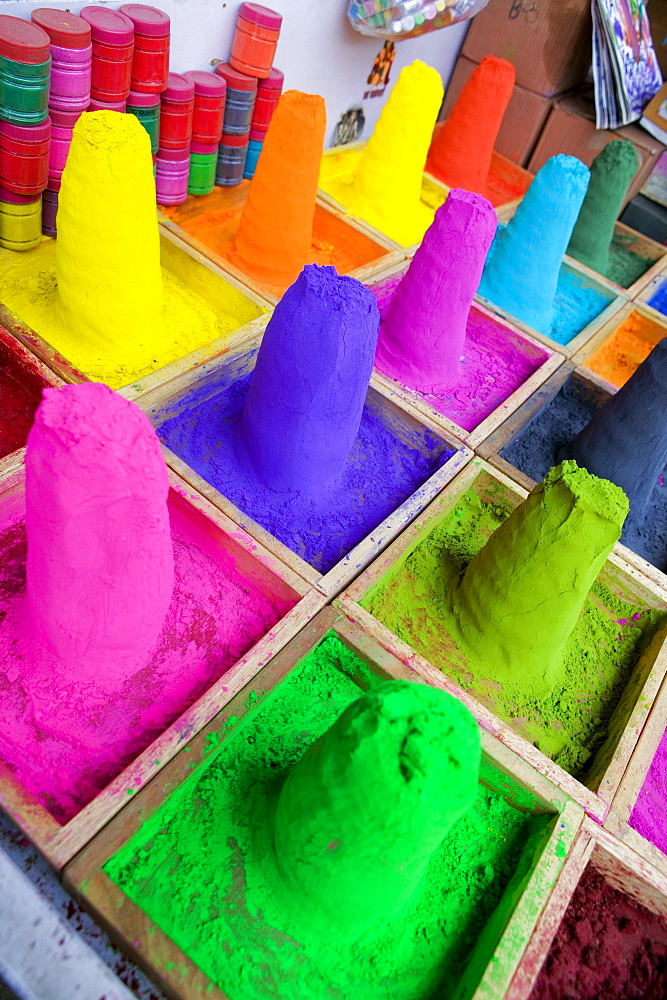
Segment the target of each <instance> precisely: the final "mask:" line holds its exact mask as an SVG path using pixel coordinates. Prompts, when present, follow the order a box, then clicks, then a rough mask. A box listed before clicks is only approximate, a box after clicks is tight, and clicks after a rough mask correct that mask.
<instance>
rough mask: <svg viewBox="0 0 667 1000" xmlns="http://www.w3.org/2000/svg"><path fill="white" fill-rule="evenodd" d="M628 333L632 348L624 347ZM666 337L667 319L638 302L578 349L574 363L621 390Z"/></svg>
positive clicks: (610, 318) (626, 307) (627, 304)
mask: <svg viewBox="0 0 667 1000" xmlns="http://www.w3.org/2000/svg"><path fill="white" fill-rule="evenodd" d="M602 318H603V317H602V316H601V317H600V319H602ZM626 330H628V331H629V332H630V333H631V334H632V337H631V339H630V344H629V346H628V347H623V344H622V340H623V339H625V338H624V337H623V336H622V334H623V332H624V331H626ZM666 335H667V316H662V315H661V313H659V312H657V311H656V310H655V309H651V308H647V307H646V306H644V305H641V304H640V303H638V302H626V303H624V304H623V305H622V307H621V308H620V309H619V310H617V312H616V313H615V315H613V316H611V317H609V318H608V319H607V320H606V322H604V323H602V324H601V325H600V326H599V327H598V329H597V331H596V332H595V333H594V334H593V335H592V336H591V337H590V338H589V339H588V340H587V341H586V343H584V344H581V345H580V346H579V347H578V349H577V350H576V351H575V352H574V354H573V355H572V360H573V361H574V363H575V364H576V365H581V366H584V367H586V368H587V369H592V370H593V372H594V373H595V374H597V375H599V376H601V377H602V378H603V379H606V380H607V381H608V382H610V383H611V384H612V385H613V386H615V387H616V388H620V387H621V385H623V384H624V383H625V382H627V380H628V379H629V378H630V376H631V375H632V374H633V373H634V372H635V370H636V369H637V368H638V367H639V365H640V364H641V362H642V361H644V360H645V358H647V357H648V355H649V354H650V353H651V351H652V350H653V348H654V347H655V345H656V344H657V343H658V341H660V340H662V338H663V337H664V336H666Z"/></svg>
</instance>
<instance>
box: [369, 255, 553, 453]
mask: <svg viewBox="0 0 667 1000" xmlns="http://www.w3.org/2000/svg"><path fill="white" fill-rule="evenodd" d="M407 268H408V263H407V262H406V261H401V262H400V263H398V264H393V265H392V266H391V267H387V268H386V269H385V270H384V271H381V272H379V273H378V274H376V275H375V276H374V277H373V278H372V279H371V280H369V281H366V284H367V285H368V287H369V288H370V289H371V290H372V289H374V288H377V287H378V286H381V285H382V284H383V283H384V282H385V281H389V280H391V279H392V278H394V277H395V276H397V275H403V274H404V273H405V271H407ZM473 309H476V310H477V311H479V312H480V313H482V315H484V316H487V317H488V318H490V319H492V320H493V321H494V322H495V323H496V324H497V325H498V326H500V327H503V328H504V329H505V330H506V333H507V337H508V339H511V340H513V341H514V342H515V343H516V342H519V343H521V345H522V347H523V349H524V352H525V353H526V354H532V356H533V357H534V356H535V354H536V353H538V352H539V353H540V354H541V353H543V352H546V354H547V358H546V360H545V361H544V362H543V363H542V365H541V366H540V367H539V368H538V369H537V370H536V371H534V372H533V374H532V375H530V376H529V378H527V379H526V381H525V382H524V383H523V385H520V386H519V387H518V388H517V389H515V390H514V392H513V393H511V394H510V395H509V396H508V397H507V398H506V399H504V400H503V402H502V403H500V404H499V405H498V406H497V407H496V409H495V410H494V411H493V412H492V413H490V414H489V416H488V417H485V418H484V420H482V421H481V422H480V423H479V424H477V426H476V427H474V428H473V429H472V430H471V431H467V430H465V429H464V428H463V427H460V426H459V425H458V424H456V423H455V422H454V421H453V420H450V419H449V418H448V417H446V416H445V415H444V414H443V413H441V412H440V411H439V410H436V409H435V407H434V406H432V405H431V404H430V403H429V401H428V397H427V396H424V395H423V394H422V393H419V392H416V391H412V390H410V389H407V388H405V387H404V386H401V385H399V383H398V382H394V381H393V380H392V379H390V378H388V377H387V376H385V375H382V374H381V373H380V372H378V371H377V369H376V370H375V373H374V378H375V381H376V382H377V384H378V385H381V386H382V387H383V389H384V390H385V392H386V393H387V394H388V395H389V396H391V398H393V399H396V400H398V401H399V403H400V404H403V405H405V404H407V405H409V406H410V407H412V408H413V409H414V410H415V411H417V412H418V413H421V414H423V416H424V417H425V418H427V419H428V420H429V421H431V423H432V424H435V425H436V426H438V427H441V428H442V429H443V430H445V431H447V432H448V433H449V434H451V435H453V436H454V437H456V438H458V439H459V441H463V442H464V443H465V444H467V445H468V447H469V448H473V449H477V448H478V447H479V445H480V444H481V443H482V441H484V440H485V439H486V438H487V437H488V435H489V434H491V433H492V432H493V431H494V430H495V428H496V427H497V426H498V425H499V424H500V423H501V422H502V421H503V420H505V419H506V418H507V417H508V416H509V414H511V413H513V412H514V411H515V410H516V409H517V408H518V407H520V406H521V404H522V403H523V402H524V401H525V400H527V399H529V398H530V396H532V394H533V393H534V392H535V391H536V390H537V389H538V388H539V387H540V386H541V385H542V384H543V382H544V381H545V380H546V379H547V378H548V377H549V376H550V375H551V374H552V373H553V372H554V371H556V369H557V368H558V367H559V366H560V365H561V364H563V361H564V358H563V355H562V354H561V353H560V352H558V351H555V350H551V349H550V348H548V347H547V346H546V345H544V344H542V343H538V342H537V341H536V340H535V339H534V337H531V336H530V335H529V334H527V333H525V332H524V331H523V330H522V329H519V328H517V327H516V326H515V325H513V323H510V322H508V321H507V320H504V319H501V318H500V317H498V316H496V315H495V314H493V313H491V312H490V311H489V310H488V309H485V308H484V307H483V306H482V305H480V304H478V303H475V304H474V306H473Z"/></svg>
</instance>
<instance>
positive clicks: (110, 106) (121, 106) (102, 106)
mask: <svg viewBox="0 0 667 1000" xmlns="http://www.w3.org/2000/svg"><path fill="white" fill-rule="evenodd" d="M126 110H127V101H91V102H90V104H89V105H88V111H118V112H119V113H120V114H121V115H124V114H125V112H126Z"/></svg>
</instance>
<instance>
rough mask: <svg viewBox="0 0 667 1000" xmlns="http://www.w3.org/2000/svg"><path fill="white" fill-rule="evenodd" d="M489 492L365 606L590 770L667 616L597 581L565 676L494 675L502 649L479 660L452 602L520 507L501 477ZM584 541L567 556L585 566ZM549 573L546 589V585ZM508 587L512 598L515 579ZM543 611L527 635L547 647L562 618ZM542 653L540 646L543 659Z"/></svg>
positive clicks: (503, 714) (544, 744) (438, 532)
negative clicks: (548, 679)
mask: <svg viewBox="0 0 667 1000" xmlns="http://www.w3.org/2000/svg"><path fill="white" fill-rule="evenodd" d="M484 496H485V499H484V500H482V499H480V497H479V496H478V495H477V493H475V492H474V490H472V489H470V490H468V491H467V492H466V493H465V494H464V495H463V496H462V497H461V498H460V499H459V500H458V501H457V503H456V504H455V505H454V506H453V507H452V508H451V509H450V510H448V511H447V512H446V513H445V514H443V516H442V517H441V518H440V519H439V520H438V521H437V522H436V523H435V524H434V525H433V526H430V527H429V528H428V529H426V530H425V533H424V535H423V537H422V538H421V539H420V540H419V541H418V543H417V544H416V545H415V547H414V548H412V549H411V550H410V551H409V552H408V553H407V555H406V556H405V557H404V558H402V559H401V560H400V561H399V563H398V564H397V565H395V566H394V567H392V569H391V570H390V572H388V573H387V574H386V575H385V576H384V577H383V578H382V579H381V580H380V581H379V582H378V584H377V585H376V586H375V587H374V588H373V589H372V590H371V591H369V592H368V594H367V595H366V596H364V598H363V599H362V601H361V604H362V605H363V606H364V607H365V608H366V609H367V610H368V611H370V612H371V613H372V614H373V615H374V616H375V617H376V618H378V619H379V620H380V621H381V622H383V623H384V624H385V625H386V626H387V627H388V628H390V629H391V630H392V631H393V632H394V633H395V634H396V635H398V636H399V637H400V638H401V639H403V640H404V641H405V642H408V643H409V644H410V645H411V646H412V647H413V648H414V649H416V650H417V652H419V653H421V654H422V655H423V656H425V657H427V659H428V660H429V661H430V662H431V663H433V664H434V665H435V666H436V667H438V668H439V669H441V670H443V671H444V672H445V673H447V675H448V676H451V677H452V678H453V679H454V680H455V681H456V682H457V683H458V684H460V685H461V686H462V687H463V688H465V689H466V690H468V691H470V692H471V693H472V694H474V696H475V697H476V698H477V699H478V700H480V701H481V702H483V703H484V704H485V705H487V706H488V707H489V708H491V710H492V711H494V712H495V713H496V714H497V715H498V716H500V718H502V719H504V720H505V721H507V722H508V723H510V724H511V725H512V727H513V728H514V729H515V730H517V731H518V732H519V733H520V734H521V735H522V736H524V737H526V738H527V739H528V740H530V742H532V743H534V744H535V746H537V747H538V748H539V749H540V750H542V752H543V753H545V754H546V755H547V756H549V757H551V758H552V759H553V760H554V761H555V762H556V763H557V764H559V765H560V766H561V767H563V768H564V769H565V770H566V771H569V772H570V773H571V774H574V775H582V774H583V773H585V768H586V765H587V763H588V762H589V760H590V759H591V758H592V757H593V755H594V754H595V753H596V751H597V750H598V749H599V748H600V746H601V745H602V744H603V742H604V740H605V738H606V735H607V730H608V726H609V721H610V717H611V715H612V713H613V711H614V708H615V706H616V704H617V703H618V700H619V698H620V696H621V694H622V692H623V689H624V687H625V686H626V684H627V682H628V679H629V677H630V674H631V672H632V669H633V667H634V665H635V663H636V662H637V660H638V659H639V656H640V655H641V653H642V651H643V650H644V649H645V648H646V646H647V645H648V643H649V642H650V640H651V638H652V636H653V635H654V633H655V632H656V630H657V629H658V628H659V627H660V626H661V625H662V624H663V621H664V619H665V615H664V614H662V613H661V612H657V611H652V610H649V609H647V608H646V607H644V606H639V605H635V604H631V603H629V602H627V601H624V600H622V599H620V598H619V597H617V596H616V595H614V594H613V593H612V592H611V591H610V590H609V588H608V587H606V586H605V585H604V584H602V583H600V582H599V581H596V582H595V583H594V584H593V586H592V588H591V591H590V593H589V594H588V596H587V597H586V599H585V601H584V603H583V607H582V610H581V613H580V615H579V618H578V620H577V622H576V625H575V626H574V629H573V630H572V632H571V633H570V636H569V638H568V639H567V641H566V643H565V648H564V651H563V655H562V666H561V669H560V670H559V672H558V681H557V682H556V683H554V684H553V686H552V687H551V688H548V687H547V686H546V685H545V682H544V678H543V676H542V674H541V673H539V672H537V673H539V676H537V677H536V676H535V673H536V671H534V670H533V671H532V673H531V674H529V675H528V676H527V677H525V678H520V677H517V679H516V684H505V685H504V686H501V685H500V684H499V683H498V682H497V681H496V680H495V679H494V677H493V676H492V675H493V674H494V673H495V661H496V660H497V658H498V657H497V655H496V654H495V653H493V651H492V652H491V654H490V655H491V659H490V661H489V664H486V663H482V664H478V663H477V662H474V661H472V660H471V659H470V658H466V656H465V655H464V654H463V652H462V650H461V648H460V647H459V645H458V640H459V638H460V635H459V625H458V621H457V619H456V617H455V615H454V613H453V609H452V600H451V596H452V595H453V594H455V593H456V590H457V588H458V586H459V580H460V578H461V575H462V574H463V572H464V571H465V569H466V567H467V566H468V564H469V563H470V562H471V561H472V559H473V558H474V557H475V556H476V555H477V553H478V552H479V551H480V550H481V549H482V547H483V546H484V545H485V543H486V542H487V539H488V538H489V536H490V535H491V534H492V533H493V532H495V531H496V530H497V529H498V528H499V527H500V525H502V524H503V523H504V522H505V521H506V519H507V517H508V515H509V514H510V510H511V507H510V504H509V502H508V498H507V494H506V491H505V490H504V487H502V485H501V484H497V485H494V484H493V483H489V484H485V486H484ZM524 543H525V538H524ZM518 544H520V540H519V542H518ZM578 545H579V539H578V538H575V541H574V544H573V547H572V550H571V558H570V559H569V560H566V562H568V563H569V564H570V565H571V564H572V563H574V565H575V570H576V569H577V568H578V563H579V556H578ZM526 555H527V556H528V555H529V553H527V554H526ZM557 569H558V566H557V564H556V565H555V566H553V567H552V566H550V568H549V572H548V573H544V569H543V568H542V569H541V571H540V576H542V577H544V580H547V579H549V578H550V576H551V573H552V572H554V573H555V572H556V571H557ZM558 571H559V572H560V570H558ZM540 576H538V578H537V580H536V583H535V588H536V593H537V592H538V591H540V590H542V591H543V590H544V582H543V581H542V579H541V578H540ZM507 591H508V596H511V591H512V586H511V584H508V588H507ZM501 596H503V595H501ZM534 604H535V602H534V601H533V605H534ZM483 612H484V609H483V608H482V609H481V611H480V613H483ZM496 613H497V608H490V609H489V615H490V616H494V618H495V616H496ZM538 613H539V608H538V609H535V610H534V611H533V617H534V619H535V621H534V628H533V633H534V634H533V635H532V636H531V635H528V636H525V637H524V641H531V640H532V641H535V643H536V648H537V649H538V650H539V648H540V646H539V639H538V636H544V635H548V634H549V632H550V629H551V625H552V624H553V623H552V622H551V619H550V617H549V615H548V612H547V611H545V613H544V619H543V620H542V621H541V622H540V621H539V616H538ZM520 628H521V630H523V626H521V627H520ZM520 628H519V627H517V628H516V629H515V636H514V637H513V639H512V641H514V638H515V637H516V633H518V632H519V630H520ZM526 631H528V630H526ZM541 656H542V654H541V651H540V652H538V654H537V660H536V662H538V663H539V662H541ZM492 667H493V668H494V669H491V668H492Z"/></svg>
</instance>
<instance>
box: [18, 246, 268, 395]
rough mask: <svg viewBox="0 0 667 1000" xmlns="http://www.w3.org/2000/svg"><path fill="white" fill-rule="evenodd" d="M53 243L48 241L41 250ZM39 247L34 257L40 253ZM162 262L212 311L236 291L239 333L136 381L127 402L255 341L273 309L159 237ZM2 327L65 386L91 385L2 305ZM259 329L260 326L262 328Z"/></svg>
mask: <svg viewBox="0 0 667 1000" xmlns="http://www.w3.org/2000/svg"><path fill="white" fill-rule="evenodd" d="M45 243H51V241H50V240H48V241H47V240H44V241H42V243H41V244H40V247H42V246H44V244H45ZM40 247H37V248H36V249H35V250H34V251H31V253H39V252H40ZM160 259H161V263H162V268H163V270H165V271H169V272H171V273H172V274H174V275H175V276H176V277H177V278H179V279H180V280H181V281H183V282H184V283H185V284H186V285H187V286H188V287H189V288H190V289H191V290H192V291H194V292H196V293H197V294H199V295H200V296H201V297H202V298H203V299H204V300H205V301H206V302H207V303H209V304H210V305H211V306H213V307H215V308H218V307H219V304H220V303H219V298H220V291H221V288H222V286H223V285H225V286H227V289H228V288H229V287H232V288H234V289H235V290H236V293H237V295H236V301H237V308H238V310H239V317H240V318H239V326H238V329H237V330H235V331H233V332H232V333H230V334H225V335H224V336H221V337H218V338H217V339H216V340H213V341H211V342H210V343H209V344H206V345H205V346H204V347H200V348H197V349H196V350H194V351H192V352H191V353H190V354H188V355H186V356H185V357H183V358H180V359H178V360H176V361H172V362H170V363H169V364H167V365H164V366H163V367H162V368H160V369H158V370H157V371H154V372H151V374H150V375H147V376H145V377H144V378H141V379H137V380H136V381H135V382H131V383H129V384H128V385H126V386H124V387H123V388H122V389H121V390H120V392H121V394H122V395H123V396H125V397H126V399H138V398H139V397H140V396H141V394H142V393H143V392H146V391H148V390H149V389H150V388H152V387H154V386H156V385H159V384H160V382H161V381H163V380H164V379H165V378H171V377H173V374H174V373H175V372H180V371H184V370H186V371H187V370H188V369H190V368H193V367H195V366H197V365H199V364H201V363H202V361H204V360H207V359H208V358H212V357H217V356H219V355H221V354H224V353H225V352H226V351H227V350H229V348H230V346H231V345H232V344H234V343H237V342H240V341H243V340H246V339H247V338H248V337H249V336H253V335H254V334H255V333H256V331H257V329H258V328H259V326H262V325H263V323H265V321H266V315H267V314H268V312H269V311H270V310H271V309H272V304H271V303H270V302H269V301H268V300H267V299H264V298H262V297H261V296H259V295H257V294H256V293H255V292H253V291H252V290H251V289H249V288H247V287H246V286H245V285H242V284H241V283H240V282H239V281H237V280H236V279H235V278H234V277H232V276H231V275H229V274H225V273H224V272H223V271H222V270H221V269H220V268H219V267H216V265H215V264H213V263H212V262H211V261H209V260H207V259H206V257H204V256H203V255H202V254H199V253H197V252H196V251H195V250H193V249H191V248H190V247H189V246H187V245H186V244H185V243H183V242H182V241H181V240H179V239H177V238H176V237H175V236H173V234H171V233H169V232H166V231H165V230H164V229H162V230H161V231H160ZM0 323H2V324H3V326H4V327H5V328H6V329H7V330H9V331H10V333H12V334H13V335H14V336H15V337H16V338H17V339H18V340H20V341H21V343H22V344H24V345H25V346H26V347H27V348H28V349H29V350H30V351H31V352H32V353H33V354H35V355H36V356H37V357H38V358H40V360H41V361H43V362H44V364H45V365H46V366H47V367H48V368H50V369H51V371H53V372H55V373H56V374H57V375H59V376H60V378H61V379H63V381H64V382H88V381H90V379H89V378H88V376H87V375H85V374H84V373H83V372H81V371H79V369H78V368H76V367H75V366H74V365H73V364H72V363H71V362H70V361H68V359H67V358H65V357H64V356H63V355H62V354H60V352H59V351H57V350H56V349H55V348H54V347H52V346H51V345H50V344H49V343H48V341H46V340H45V339H44V338H43V337H42V336H41V335H40V334H38V333H36V332H35V331H34V330H32V329H31V328H30V327H29V326H27V325H26V324H25V323H24V322H23V321H22V320H21V319H20V317H18V316H15V315H14V314H13V313H12V312H10V311H9V309H7V307H6V306H4V305H2V304H1V303H0ZM258 324H259V326H258Z"/></svg>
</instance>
